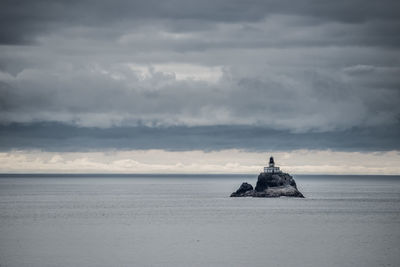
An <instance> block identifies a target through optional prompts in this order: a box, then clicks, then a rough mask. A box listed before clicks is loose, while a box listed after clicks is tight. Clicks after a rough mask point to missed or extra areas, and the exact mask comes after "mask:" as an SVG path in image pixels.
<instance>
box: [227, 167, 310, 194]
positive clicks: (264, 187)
mask: <svg viewBox="0 0 400 267" xmlns="http://www.w3.org/2000/svg"><path fill="white" fill-rule="evenodd" d="M280 196H286V197H300V198H304V196H303V194H302V193H300V191H299V190H297V186H296V182H295V181H294V179H293V177H292V176H291V175H289V174H288V173H283V172H279V173H264V172H262V173H260V175H258V179H257V184H256V187H255V190H253V187H252V186H251V184H248V183H243V184H242V185H241V186H240V188H239V189H238V190H237V191H236V192H234V193H232V195H231V197H280Z"/></svg>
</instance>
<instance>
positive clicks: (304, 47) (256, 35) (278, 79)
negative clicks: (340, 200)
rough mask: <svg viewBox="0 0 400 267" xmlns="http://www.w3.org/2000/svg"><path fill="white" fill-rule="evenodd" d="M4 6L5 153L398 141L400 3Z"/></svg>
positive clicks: (388, 146)
mask: <svg viewBox="0 0 400 267" xmlns="http://www.w3.org/2000/svg"><path fill="white" fill-rule="evenodd" d="M360 7H362V8H360ZM0 10H1V11H0V17H1V18H2V23H1V26H0V123H1V125H2V126H1V127H2V128H1V129H2V132H1V133H0V134H2V141H1V147H2V149H3V150H4V149H13V148H18V149H21V148H40V149H49V150H57V149H61V150H63V149H68V142H67V143H65V142H64V140H67V139H68V140H74V141H71V142H70V143H69V144H70V145H71V146H70V148H69V149H72V150H74V149H76V148H78V147H82V149H96V147H97V148H98V149H104V148H118V149H121V148H126V149H128V148H129V149H147V148H161V149H172V150H174V149H183V150H185V149H187V150H189V149H205V150H213V149H227V148H240V149H268V148H270V147H277V148H282V149H284V150H286V149H300V148H309V149H339V150H349V149H354V150H357V151H372V150H377V151H382V150H392V149H399V144H398V140H397V138H396V137H395V136H396V135H397V134H398V133H399V129H400V123H399V119H400V105H399V103H400V56H399V55H400V53H399V45H400V38H399V34H398V29H399V28H400V14H399V13H400V12H399V10H400V6H399V3H398V1H380V2H379V3H378V2H375V1H358V0H351V1H335V2H332V1H311V0H306V1H296V2H295V3H293V1H223V0H221V1H180V0H168V1H145V2H143V1H113V2H109V1H87V0H86V1H20V2H19V4H18V5H17V4H15V1H2V3H1V4H0ZM49 123H50V124H49ZM52 123H53V124H52ZM49 125H52V126H51V127H50V126H49ZM38 127H41V128H40V130H38V131H34V130H33V131H32V129H37V128H38ZM60 129H63V131H65V134H66V135H67V136H68V137H67V138H66V139H62V138H61V139H60V141H59V142H58V143H57V142H54V143H53V142H52V141H51V140H55V139H56V138H59V133H60ZM94 129H95V130H94ZM221 129H222V130H221ZM157 133H162V134H157ZM107 134H108V135H109V138H108V139H107V141H106V142H100V141H99V140H102V141H104V138H102V137H99V136H102V135H107ZM73 135H76V139H73ZM121 136H122V137H121ZM129 138H133V140H130V139H129ZM196 138H197V139H196ZM194 139H196V141H194ZM46 140H47V141H46ZM110 140H111V141H110ZM121 140H123V141H121ZM154 140H155V141H154ZM288 140H289V141H288ZM296 141H297V143H296ZM313 141H314V142H313ZM271 144H272V145H271ZM71 147H72V148H71Z"/></svg>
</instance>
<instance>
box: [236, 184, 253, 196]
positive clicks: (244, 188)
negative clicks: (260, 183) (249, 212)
mask: <svg viewBox="0 0 400 267" xmlns="http://www.w3.org/2000/svg"><path fill="white" fill-rule="evenodd" d="M249 194H250V195H252V194H253V186H252V185H251V184H248V183H242V185H241V186H240V187H239V189H238V190H236V192H233V193H232V194H231V197H243V196H247V195H249ZM250 195H249V196H250Z"/></svg>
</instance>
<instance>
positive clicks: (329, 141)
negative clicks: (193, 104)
mask: <svg viewBox="0 0 400 267" xmlns="http://www.w3.org/2000/svg"><path fill="white" fill-rule="evenodd" d="M399 135H400V125H398V126H397V127H396V128H392V127H385V128H379V129H376V128H362V129H361V128H354V129H349V130H346V131H332V132H329V133H290V132H289V131H283V130H274V129H269V128H265V127H255V126H243V125H242V126H226V125H222V126H221V125H220V126H197V127H185V126H175V127H146V126H136V127H113V128H106V129H102V128H93V127H75V126H71V125H65V124H59V123H33V124H10V125H3V126H0V150H2V151H9V150H11V149H40V150H46V151H57V152H65V151H69V152H74V151H92V150H99V149H102V150H103V149H119V150H130V149H165V150H172V151H180V150H205V151H213V150H221V149H243V150H248V151H274V150H279V151H288V150H294V149H317V150H319V149H331V150H339V151H366V152H367V151H368V152H369V151H388V150H400V140H399V138H398V136H399Z"/></svg>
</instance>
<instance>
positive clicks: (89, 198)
mask: <svg viewBox="0 0 400 267" xmlns="http://www.w3.org/2000/svg"><path fill="white" fill-rule="evenodd" d="M243 177H247V179H245V178H243ZM294 177H295V179H296V182H297V184H298V187H299V189H300V191H302V192H303V194H304V195H305V196H306V199H294V198H280V199H254V198H229V195H230V193H231V192H233V191H234V190H236V189H237V188H238V187H239V185H240V184H241V182H242V181H246V180H247V181H248V182H250V183H252V184H253V185H254V184H255V181H256V176H255V175H253V176H251V175H248V176H245V175H244V176H241V177H234V178H229V177H224V176H164V177H156V176H142V177H140V176H134V177H130V176H106V175H99V176H96V175H94V176H73V177H66V176H56V175H48V176H40V175H36V176H27V175H25V176H18V177H15V176H13V177H11V176H7V175H2V176H0V266H1V267H5V266H18V267H23V266H38V267H39V266H40V267H45V266H363V267H365V266H400V177H393V176H392V177H387V176H374V177H362V176H294Z"/></svg>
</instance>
